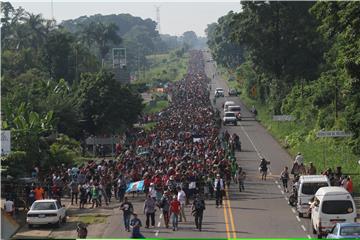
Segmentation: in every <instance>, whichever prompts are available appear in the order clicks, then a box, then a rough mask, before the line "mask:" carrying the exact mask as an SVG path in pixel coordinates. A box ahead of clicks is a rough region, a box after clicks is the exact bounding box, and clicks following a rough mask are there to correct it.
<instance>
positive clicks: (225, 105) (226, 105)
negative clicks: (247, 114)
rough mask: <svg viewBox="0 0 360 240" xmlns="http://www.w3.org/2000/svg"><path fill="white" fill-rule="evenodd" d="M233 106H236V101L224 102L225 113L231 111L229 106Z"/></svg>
mask: <svg viewBox="0 0 360 240" xmlns="http://www.w3.org/2000/svg"><path fill="white" fill-rule="evenodd" d="M233 105H235V102H234V101H226V102H224V104H223V106H222V107H223V108H224V112H230V111H229V109H228V108H229V106H233Z"/></svg>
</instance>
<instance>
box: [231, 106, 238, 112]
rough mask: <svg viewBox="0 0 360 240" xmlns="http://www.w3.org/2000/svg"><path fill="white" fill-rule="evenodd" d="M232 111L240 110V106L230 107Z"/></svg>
mask: <svg viewBox="0 0 360 240" xmlns="http://www.w3.org/2000/svg"><path fill="white" fill-rule="evenodd" d="M229 109H230V110H231V111H233V112H240V108H239V107H230V108H229Z"/></svg>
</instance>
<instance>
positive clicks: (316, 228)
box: [311, 187, 356, 238]
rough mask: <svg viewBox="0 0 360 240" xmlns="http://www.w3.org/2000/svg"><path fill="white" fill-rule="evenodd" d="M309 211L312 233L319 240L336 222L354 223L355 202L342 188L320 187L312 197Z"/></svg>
mask: <svg viewBox="0 0 360 240" xmlns="http://www.w3.org/2000/svg"><path fill="white" fill-rule="evenodd" d="M314 201H315V204H314V207H313V208H312V210H311V225H312V228H313V233H314V234H317V235H318V238H321V237H322V236H323V235H326V234H327V233H329V232H330V231H331V229H332V228H333V227H334V226H335V224H336V223H338V222H349V223H353V222H356V209H355V202H354V200H353V198H352V197H351V195H350V193H349V192H348V191H346V189H345V188H343V187H322V188H320V189H319V190H318V191H317V192H316V193H315V197H314Z"/></svg>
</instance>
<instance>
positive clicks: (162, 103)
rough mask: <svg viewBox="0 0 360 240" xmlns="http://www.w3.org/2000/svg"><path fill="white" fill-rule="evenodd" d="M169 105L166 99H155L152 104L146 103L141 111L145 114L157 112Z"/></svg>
mask: <svg viewBox="0 0 360 240" xmlns="http://www.w3.org/2000/svg"><path fill="white" fill-rule="evenodd" d="M168 106H169V102H168V101H166V100H160V101H156V102H155V104H154V105H151V104H150V103H147V104H146V106H145V108H144V110H143V112H144V113H145V114H151V113H158V112H161V111H162V110H163V109H165V108H167V107H168Z"/></svg>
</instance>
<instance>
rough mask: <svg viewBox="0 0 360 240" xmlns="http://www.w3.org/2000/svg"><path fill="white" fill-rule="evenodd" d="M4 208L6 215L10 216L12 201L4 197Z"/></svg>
mask: <svg viewBox="0 0 360 240" xmlns="http://www.w3.org/2000/svg"><path fill="white" fill-rule="evenodd" d="M4 209H5V213H6V214H7V215H9V216H12V215H13V214H14V202H13V201H11V200H10V199H9V198H6V201H5V204H4Z"/></svg>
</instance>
